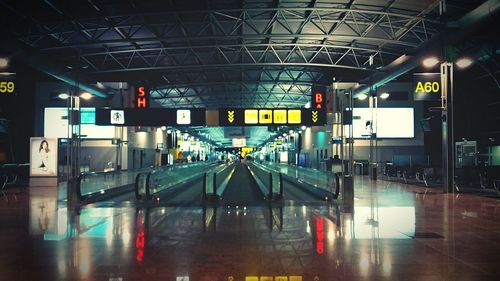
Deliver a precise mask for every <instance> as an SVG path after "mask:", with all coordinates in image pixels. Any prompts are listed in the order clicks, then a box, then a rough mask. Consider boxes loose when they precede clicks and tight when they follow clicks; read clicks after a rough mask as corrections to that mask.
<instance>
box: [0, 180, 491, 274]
mask: <svg viewBox="0 0 500 281" xmlns="http://www.w3.org/2000/svg"><path fill="white" fill-rule="evenodd" d="M355 186H356V187H355V200H354V208H348V206H344V205H343V204H342V203H341V202H339V203H338V204H336V203H326V202H300V201H291V200H287V201H285V202H284V204H273V205H271V206H218V207H206V208H203V207H171V206H158V207H150V208H146V207H141V206H138V205H136V204H129V205H127V204H122V205H120V206H117V207H109V206H106V205H99V204H93V205H88V206H85V207H83V208H81V209H77V210H74V209H68V208H67V206H66V204H65V203H64V201H63V200H58V199H57V198H58V191H57V188H31V189H26V190H21V191H19V192H18V191H17V190H12V191H11V192H10V193H9V194H7V196H2V197H0V226H1V228H0V239H1V241H2V243H0V269H1V270H0V280H106V281H118V280H122V281H124V280H233V281H235V280H278V281H280V280H289V281H294V280H426V281H427V280H450V281H451V280H453V281H455V280H500V200H498V199H495V198H487V197H478V196H474V195H464V194H459V195H458V194H441V193H440V190H438V189H425V188H421V187H416V186H411V185H404V184H399V183H389V182H385V181H377V182H375V183H374V182H372V181H369V180H368V179H367V178H361V177H358V178H355ZM59 198H60V196H59Z"/></svg>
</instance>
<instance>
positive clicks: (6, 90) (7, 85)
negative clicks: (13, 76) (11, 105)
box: [0, 81, 15, 94]
mask: <svg viewBox="0 0 500 281" xmlns="http://www.w3.org/2000/svg"><path fill="white" fill-rule="evenodd" d="M14 91H15V84H14V82H13V81H0V93H1V94H13V93H14Z"/></svg>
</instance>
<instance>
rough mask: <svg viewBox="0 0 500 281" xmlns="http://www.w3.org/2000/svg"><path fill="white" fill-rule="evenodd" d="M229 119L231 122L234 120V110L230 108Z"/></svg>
mask: <svg viewBox="0 0 500 281" xmlns="http://www.w3.org/2000/svg"><path fill="white" fill-rule="evenodd" d="M227 121H229V123H233V122H234V110H229V111H228V112H227Z"/></svg>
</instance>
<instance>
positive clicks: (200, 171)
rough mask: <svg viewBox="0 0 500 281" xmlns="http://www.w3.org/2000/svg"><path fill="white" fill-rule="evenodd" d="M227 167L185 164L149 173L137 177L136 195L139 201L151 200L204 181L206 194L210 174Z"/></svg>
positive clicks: (222, 165)
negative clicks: (185, 185) (158, 195)
mask: <svg viewBox="0 0 500 281" xmlns="http://www.w3.org/2000/svg"><path fill="white" fill-rule="evenodd" d="M225 166H226V165H224V164H220V163H218V162H198V163H194V164H185V165H178V166H169V167H165V168H161V169H155V170H153V171H150V172H147V173H141V174H139V175H137V177H136V181H135V195H136V198H137V199H138V200H142V201H148V200H151V199H152V198H153V197H154V195H155V194H158V193H160V192H167V191H171V190H174V189H176V187H179V186H181V185H184V184H187V183H189V182H192V181H195V180H199V179H200V178H202V179H203V193H204V196H205V194H206V189H207V184H208V180H207V176H206V175H210V172H209V173H207V172H206V171H207V170H209V171H213V170H215V171H216V172H217V171H219V170H220V169H221V167H225ZM212 173H213V172H212Z"/></svg>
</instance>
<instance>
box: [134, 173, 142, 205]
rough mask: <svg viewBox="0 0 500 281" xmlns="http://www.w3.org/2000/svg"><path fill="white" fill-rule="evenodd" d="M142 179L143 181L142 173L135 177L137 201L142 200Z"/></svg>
mask: <svg viewBox="0 0 500 281" xmlns="http://www.w3.org/2000/svg"><path fill="white" fill-rule="evenodd" d="M140 179H141V173H138V174H137V176H135V186H134V191H135V198H136V199H137V200H141V199H142V196H141V195H140V194H139V180H140Z"/></svg>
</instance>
